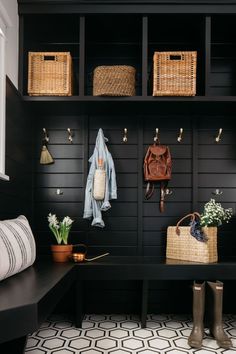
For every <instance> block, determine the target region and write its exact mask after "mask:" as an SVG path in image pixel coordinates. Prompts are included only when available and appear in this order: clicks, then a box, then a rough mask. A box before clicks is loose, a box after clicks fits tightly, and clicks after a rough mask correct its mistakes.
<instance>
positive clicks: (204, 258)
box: [166, 214, 218, 263]
mask: <svg viewBox="0 0 236 354" xmlns="http://www.w3.org/2000/svg"><path fill="white" fill-rule="evenodd" d="M191 215H192V214H189V215H187V216H191ZM180 221H182V219H181V220H180ZM178 230H179V233H178ZM203 232H204V234H205V235H206V236H207V238H208V240H207V242H200V241H198V240H196V239H195V237H193V236H192V235H191V234H190V226H179V223H178V224H177V225H176V226H169V227H168V229H167V245H166V258H172V259H178V260H182V261H192V262H200V263H214V262H217V261H218V253H217V227H204V228H203Z"/></svg>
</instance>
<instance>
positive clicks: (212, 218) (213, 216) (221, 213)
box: [200, 199, 233, 237]
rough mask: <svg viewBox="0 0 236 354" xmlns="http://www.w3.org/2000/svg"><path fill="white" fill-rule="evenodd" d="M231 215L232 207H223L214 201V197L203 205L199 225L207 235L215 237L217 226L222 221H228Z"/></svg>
mask: <svg viewBox="0 0 236 354" xmlns="http://www.w3.org/2000/svg"><path fill="white" fill-rule="evenodd" d="M232 216H233V210H232V208H228V209H224V208H223V207H222V205H221V204H220V203H216V201H215V199H210V201H209V202H207V203H206V204H205V205H204V210H203V213H202V214H201V221H200V225H201V226H202V227H203V231H204V233H205V234H206V235H207V236H208V237H209V236H214V237H216V236H217V227H218V226H220V225H222V224H223V223H224V222H225V223H228V222H229V220H230V219H231V217H232Z"/></svg>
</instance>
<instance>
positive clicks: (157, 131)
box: [153, 128, 159, 143]
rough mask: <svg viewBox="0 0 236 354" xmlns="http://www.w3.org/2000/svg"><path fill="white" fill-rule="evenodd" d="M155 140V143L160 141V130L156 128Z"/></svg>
mask: <svg viewBox="0 0 236 354" xmlns="http://www.w3.org/2000/svg"><path fill="white" fill-rule="evenodd" d="M153 140H154V141H155V143H156V142H157V141H159V128H156V135H155V136H154V139H153Z"/></svg>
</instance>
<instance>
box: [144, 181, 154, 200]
mask: <svg viewBox="0 0 236 354" xmlns="http://www.w3.org/2000/svg"><path fill="white" fill-rule="evenodd" d="M153 193H154V183H153V182H148V183H147V187H146V192H145V198H146V199H147V200H148V199H150V198H151V197H152V195H153Z"/></svg>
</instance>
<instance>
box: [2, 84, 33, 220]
mask: <svg viewBox="0 0 236 354" xmlns="http://www.w3.org/2000/svg"><path fill="white" fill-rule="evenodd" d="M32 171H33V168H32V120H31V119H29V115H28V111H27V109H26V108H25V107H24V104H23V102H22V99H21V97H20V94H19V93H18V91H17V90H16V88H15V87H14V85H13V84H12V83H11V81H10V80H9V79H8V78H7V81H6V174H7V175H9V176H10V181H8V182H6V181H2V180H0V198H1V203H0V218H1V219H5V218H15V217H17V216H18V215H20V214H24V215H26V217H27V218H29V220H30V221H31V220H32V210H33V208H32V207H33V184H32Z"/></svg>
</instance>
